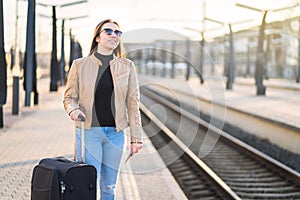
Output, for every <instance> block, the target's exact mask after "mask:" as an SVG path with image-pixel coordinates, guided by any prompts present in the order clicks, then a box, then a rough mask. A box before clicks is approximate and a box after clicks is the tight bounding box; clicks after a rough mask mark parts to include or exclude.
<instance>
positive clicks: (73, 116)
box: [70, 109, 85, 121]
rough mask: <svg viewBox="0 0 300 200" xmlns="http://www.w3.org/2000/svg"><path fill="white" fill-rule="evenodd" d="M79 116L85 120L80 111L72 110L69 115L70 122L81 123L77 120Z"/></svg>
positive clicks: (79, 119)
mask: <svg viewBox="0 0 300 200" xmlns="http://www.w3.org/2000/svg"><path fill="white" fill-rule="evenodd" d="M80 115H81V116H83V117H84V118H85V115H84V114H83V112H81V110H79V109H77V110H73V111H72V112H71V113H70V118H71V120H74V121H81V118H79V116H80Z"/></svg>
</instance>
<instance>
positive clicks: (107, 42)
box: [96, 22, 120, 51]
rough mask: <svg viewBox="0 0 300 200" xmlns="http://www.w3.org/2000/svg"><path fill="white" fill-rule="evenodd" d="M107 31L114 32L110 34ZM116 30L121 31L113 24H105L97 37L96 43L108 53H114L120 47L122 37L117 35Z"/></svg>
mask: <svg viewBox="0 0 300 200" xmlns="http://www.w3.org/2000/svg"><path fill="white" fill-rule="evenodd" d="M106 30H108V31H110V30H113V32H112V33H108V32H107V31H106ZM116 30H119V27H118V26H117V25H116V24H114V23H111V22H108V23H105V24H104V25H103V26H102V28H101V30H100V33H99V35H98V36H97V37H96V42H98V47H100V48H103V49H105V50H108V51H113V50H114V49H115V48H116V47H117V46H118V45H119V40H120V36H118V35H117V34H116Z"/></svg>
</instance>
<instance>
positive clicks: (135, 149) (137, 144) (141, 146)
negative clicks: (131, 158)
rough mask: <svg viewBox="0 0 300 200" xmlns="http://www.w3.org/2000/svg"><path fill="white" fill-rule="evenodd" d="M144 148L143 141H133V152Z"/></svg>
mask: <svg viewBox="0 0 300 200" xmlns="http://www.w3.org/2000/svg"><path fill="white" fill-rule="evenodd" d="M142 148H143V144H142V143H135V142H134V143H131V146H130V150H131V152H132V154H135V153H138V152H139V151H140V150H141V149H142Z"/></svg>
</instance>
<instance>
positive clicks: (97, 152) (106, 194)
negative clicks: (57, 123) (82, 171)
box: [76, 127, 124, 200]
mask: <svg viewBox="0 0 300 200" xmlns="http://www.w3.org/2000/svg"><path fill="white" fill-rule="evenodd" d="M123 148H124V132H123V131H119V132H116V130H115V127H91V129H90V130H85V161H86V163H87V164H90V165H93V166H95V167H96V169H97V182H98V184H99V185H100V193H101V197H100V200H113V199H115V186H116V182H117V178H118V174H119V168H120V161H121V157H122V153H123ZM76 160H77V161H82V159H81V128H76ZM99 185H98V186H99Z"/></svg>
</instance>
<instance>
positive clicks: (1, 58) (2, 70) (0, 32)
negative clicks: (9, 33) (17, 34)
mask: <svg viewBox="0 0 300 200" xmlns="http://www.w3.org/2000/svg"><path fill="white" fill-rule="evenodd" d="M6 67H7V65H6V58H5V51H4V24H3V0H0V74H1V76H0V128H3V126H4V122H3V121H4V120H3V118H4V117H3V105H4V104H6V97H7V83H6V79H7V75H6V70H7V69H6Z"/></svg>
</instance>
